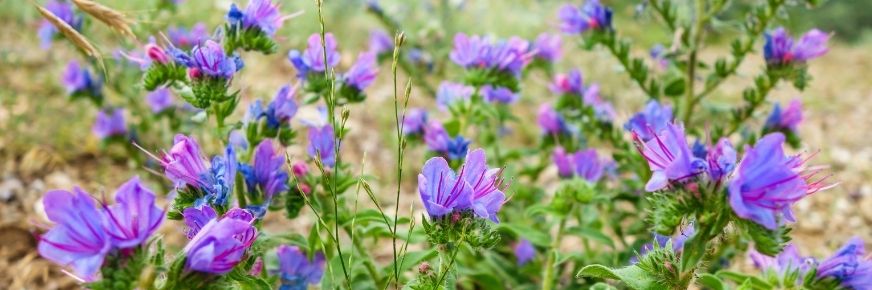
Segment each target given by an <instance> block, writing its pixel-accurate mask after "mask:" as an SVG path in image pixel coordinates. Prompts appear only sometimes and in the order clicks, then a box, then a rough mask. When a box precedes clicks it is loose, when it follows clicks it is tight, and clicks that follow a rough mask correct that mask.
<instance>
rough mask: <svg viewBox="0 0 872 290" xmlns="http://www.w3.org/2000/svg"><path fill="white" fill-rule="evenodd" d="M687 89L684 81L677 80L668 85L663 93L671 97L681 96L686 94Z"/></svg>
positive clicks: (681, 79)
mask: <svg viewBox="0 0 872 290" xmlns="http://www.w3.org/2000/svg"><path fill="white" fill-rule="evenodd" d="M686 87H687V84H686V82H685V81H684V79H683V78H677V79H674V80H672V81H670V82H669V83H668V84H666V87H665V88H663V93H664V94H666V95H667V96H670V97H675V96H680V95H682V94H684V90H685V88H686Z"/></svg>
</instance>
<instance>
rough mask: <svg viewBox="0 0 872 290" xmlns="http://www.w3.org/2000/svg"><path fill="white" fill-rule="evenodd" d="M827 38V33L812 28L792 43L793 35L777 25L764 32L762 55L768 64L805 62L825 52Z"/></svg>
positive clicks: (828, 36) (828, 37)
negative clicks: (771, 29) (764, 40)
mask: <svg viewBox="0 0 872 290" xmlns="http://www.w3.org/2000/svg"><path fill="white" fill-rule="evenodd" d="M829 39H830V35H829V34H826V33H824V32H823V31H820V30H817V29H812V30H810V31H808V32H806V33H805V34H804V35H803V36H802V38H800V39H799V42H796V43H794V39H793V37H791V36H790V35H788V34H787V31H786V30H785V29H784V28H783V27H779V28H776V29H775V30H773V31H770V32H767V33H766V44H765V45H764V46H763V56H764V58H765V59H766V62H767V63H769V64H775V65H786V64H791V63H794V62H797V63H805V62H806V61H808V60H811V59H814V58H817V57H820V56H822V55H824V54H826V53H827V50H828V48H827V41H829Z"/></svg>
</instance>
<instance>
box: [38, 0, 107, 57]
mask: <svg viewBox="0 0 872 290" xmlns="http://www.w3.org/2000/svg"><path fill="white" fill-rule="evenodd" d="M33 5H34V6H36V9H37V10H39V14H42V17H44V18H45V19H46V20H48V22H51V24H52V25H54V26H55V28H57V29H58V31H60V32H61V34H63V35H64V37H66V38H67V39H69V40H70V41H71V42H72V43H73V45H75V46H76V47H78V48H79V49H80V50H81V51H82V52H83V53H85V54H86V55H87V56H90V57H93V58H97V59H100V60H101V62H102V56H101V55H100V51H98V50H97V48H96V47H94V45H93V44H91V42H90V41H88V39H87V38H85V36H84V35H82V34H81V33H79V32H78V31H76V30H75V29H73V27H71V26H70V25H69V24H67V23H66V22H64V21H63V20H61V19H60V18H58V17H57V16H56V15H54V14H53V13H51V11H48V9H45V8H44V7H42V6H39V5H38V4H36V3H33Z"/></svg>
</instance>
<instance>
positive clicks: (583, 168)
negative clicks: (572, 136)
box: [553, 147, 606, 182]
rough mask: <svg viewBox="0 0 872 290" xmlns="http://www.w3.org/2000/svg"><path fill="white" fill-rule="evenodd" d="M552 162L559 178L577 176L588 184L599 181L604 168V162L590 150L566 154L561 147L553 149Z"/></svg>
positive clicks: (594, 151)
mask: <svg viewBox="0 0 872 290" xmlns="http://www.w3.org/2000/svg"><path fill="white" fill-rule="evenodd" d="M553 161H554V165H556V166H557V174H558V175H560V177H562V178H572V177H573V176H578V177H581V178H583V179H585V180H587V181H590V182H597V181H599V179H600V178H601V177H602V176H603V172H604V171H605V167H606V161H605V160H603V159H601V158H600V157H599V156H598V155H597V153H596V150H595V149H592V148H591V149H587V150H580V151H578V152H575V153H567V152H566V150H565V149H563V147H557V148H555V149H554V154H553Z"/></svg>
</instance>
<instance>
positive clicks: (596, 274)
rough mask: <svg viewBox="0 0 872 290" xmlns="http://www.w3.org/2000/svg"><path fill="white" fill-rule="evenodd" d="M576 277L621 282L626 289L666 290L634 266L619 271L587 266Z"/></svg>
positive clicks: (604, 267)
mask: <svg viewBox="0 0 872 290" xmlns="http://www.w3.org/2000/svg"><path fill="white" fill-rule="evenodd" d="M576 277H591V278H600V279H613V280H618V281H621V282H623V283H624V284H625V285H627V287H630V288H632V289H637V290H647V289H652V290H654V289H666V288H667V287H666V285H662V284H660V283H658V282H657V281H656V280H654V279H653V278H652V277H651V276H649V275H648V273H646V272H645V271H644V270H642V269H640V268H639V267H636V266H627V267H624V268H620V269H611V268H609V267H606V266H603V265H597V264H594V265H588V266H585V267H584V268H581V271H578V274H576Z"/></svg>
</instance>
